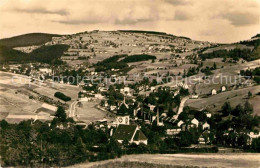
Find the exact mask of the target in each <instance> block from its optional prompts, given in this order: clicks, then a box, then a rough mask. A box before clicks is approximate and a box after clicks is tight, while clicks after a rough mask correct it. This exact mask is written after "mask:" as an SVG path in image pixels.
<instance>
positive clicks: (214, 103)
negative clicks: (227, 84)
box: [185, 86, 260, 115]
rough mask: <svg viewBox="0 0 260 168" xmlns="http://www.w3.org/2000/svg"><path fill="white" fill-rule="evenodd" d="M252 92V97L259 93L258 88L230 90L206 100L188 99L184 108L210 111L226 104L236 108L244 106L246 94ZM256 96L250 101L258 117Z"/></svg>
mask: <svg viewBox="0 0 260 168" xmlns="http://www.w3.org/2000/svg"><path fill="white" fill-rule="evenodd" d="M249 91H250V92H252V94H253V95H255V94H256V93H258V92H260V86H254V87H248V88H243V89H237V90H231V91H226V92H222V93H219V94H217V95H213V96H209V97H208V98H201V99H189V100H188V101H187V102H186V104H185V105H186V106H190V107H194V108H198V109H202V108H207V109H210V110H211V111H217V110H220V108H221V106H222V105H223V104H224V103H225V102H226V101H228V102H230V104H231V106H233V107H234V106H236V105H238V104H244V103H245V102H246V101H247V100H248V99H247V95H248V92H249ZM258 97H259V96H258V95H255V96H254V98H252V101H250V102H251V103H252V104H253V107H254V109H255V114H258V115H260V111H259V103H257V101H256V100H259V98H258Z"/></svg>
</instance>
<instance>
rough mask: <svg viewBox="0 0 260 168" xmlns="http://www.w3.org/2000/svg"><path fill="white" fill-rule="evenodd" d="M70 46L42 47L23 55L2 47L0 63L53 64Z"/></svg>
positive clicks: (0, 48) (0, 49)
mask: <svg viewBox="0 0 260 168" xmlns="http://www.w3.org/2000/svg"><path fill="white" fill-rule="evenodd" d="M68 48H69V46H68V45H63V44H60V45H51V46H42V47H40V48H37V49H35V50H34V51H32V52H31V53H23V52H21V51H17V50H14V49H11V48H9V47H5V46H0V62H19V63H21V62H34V61H35V62H42V63H53V62H54V61H55V60H57V59H58V58H60V57H61V56H62V55H63V53H64V51H67V50H68Z"/></svg>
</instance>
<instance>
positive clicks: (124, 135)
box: [114, 124, 137, 141]
mask: <svg viewBox="0 0 260 168" xmlns="http://www.w3.org/2000/svg"><path fill="white" fill-rule="evenodd" d="M136 128H137V125H124V124H120V125H119V126H118V127H117V129H116V131H115V133H114V138H115V139H117V140H125V139H126V140H128V141H130V140H131V138H132V137H133V135H134V133H135V130H136Z"/></svg>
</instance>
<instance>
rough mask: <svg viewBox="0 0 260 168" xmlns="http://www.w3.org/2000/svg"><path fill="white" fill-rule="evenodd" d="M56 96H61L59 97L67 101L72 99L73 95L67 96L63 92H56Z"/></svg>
mask: <svg viewBox="0 0 260 168" xmlns="http://www.w3.org/2000/svg"><path fill="white" fill-rule="evenodd" d="M54 96H55V97H57V98H59V99H61V100H63V101H65V102H67V101H70V100H71V97H68V96H66V95H65V94H63V93H61V92H56V93H55V94H54Z"/></svg>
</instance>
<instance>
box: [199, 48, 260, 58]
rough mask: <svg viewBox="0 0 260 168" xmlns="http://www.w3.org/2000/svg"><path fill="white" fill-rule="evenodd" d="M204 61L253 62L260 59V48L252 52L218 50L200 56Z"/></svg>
mask: <svg viewBox="0 0 260 168" xmlns="http://www.w3.org/2000/svg"><path fill="white" fill-rule="evenodd" d="M199 56H200V57H201V59H202V60H205V59H212V58H232V59H234V60H238V59H239V58H243V59H244V60H247V61H252V60H256V59H259V58H260V53H259V48H257V49H256V50H253V51H251V50H250V49H238V48H235V49H232V50H229V51H227V50H217V51H213V52H210V53H204V54H200V55H199Z"/></svg>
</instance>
